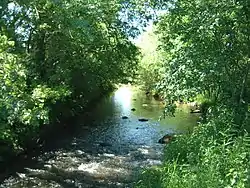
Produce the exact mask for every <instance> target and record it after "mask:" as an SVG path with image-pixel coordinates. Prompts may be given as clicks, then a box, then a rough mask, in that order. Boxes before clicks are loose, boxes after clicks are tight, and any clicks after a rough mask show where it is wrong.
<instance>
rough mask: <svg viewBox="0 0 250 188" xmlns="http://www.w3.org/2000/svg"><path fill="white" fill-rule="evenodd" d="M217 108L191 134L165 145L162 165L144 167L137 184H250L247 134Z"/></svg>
mask: <svg viewBox="0 0 250 188" xmlns="http://www.w3.org/2000/svg"><path fill="white" fill-rule="evenodd" d="M231 120H232V116H231V114H230V111H220V112H217V114H216V115H214V116H213V117H210V119H209V120H208V122H207V123H205V124H199V125H198V126H197V127H195V129H194V131H193V132H192V133H191V134H187V135H181V136H177V139H176V140H175V141H174V142H172V143H170V144H168V145H167V146H166V147H165V152H164V153H165V154H164V163H163V165H162V166H159V167H155V168H151V169H149V170H146V171H144V173H143V174H142V176H141V178H140V181H139V182H138V184H137V186H136V187H137V188H149V187H171V188H172V187H176V188H177V187H178V188H193V187H204V188H205V187H211V188H217V187H242V188H247V187H249V185H250V178H249V166H250V158H249V153H250V148H249V143H250V137H249V134H248V133H247V132H240V130H237V129H235V128H234V126H235V125H234V124H232V123H231Z"/></svg>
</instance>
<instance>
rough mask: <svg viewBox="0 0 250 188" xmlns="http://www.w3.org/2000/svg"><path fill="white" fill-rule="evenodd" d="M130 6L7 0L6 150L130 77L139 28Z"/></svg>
mask: <svg viewBox="0 0 250 188" xmlns="http://www.w3.org/2000/svg"><path fill="white" fill-rule="evenodd" d="M124 11H125V8H124V5H123V4H122V3H121V2H120V1H117V0H112V1H103V0H93V1H82V0H70V1H68V0H62V1H54V0H28V1H26V0H25V1H24V0H17V1H8V0H4V1H1V3H0V14H1V19H0V23H1V24H0V25H1V26H0V52H1V53H0V60H1V64H0V79H1V83H0V94H1V95H0V143H1V144H0V151H3V150H4V149H5V148H6V147H7V149H10V148H15V149H21V148H22V147H24V146H25V144H26V143H25V142H26V140H27V138H29V135H33V133H35V132H37V131H39V127H40V126H41V125H44V124H53V123H55V122H58V121H62V120H63V119H65V118H67V117H69V116H72V115H74V114H76V113H77V112H78V111H80V110H82V109H84V108H85V107H86V106H87V104H88V103H89V102H90V101H92V100H94V99H96V98H98V97H99V96H100V95H101V94H102V93H104V92H105V91H107V90H109V89H110V88H112V86H113V84H114V83H127V82H128V81H129V80H131V78H132V77H133V75H134V72H135V70H136V65H137V56H138V50H137V48H136V47H135V46H134V45H133V44H132V43H131V42H130V40H129V36H135V35H136V34H137V33H136V31H137V30H135V29H134V28H133V27H132V26H126V27H125V24H124V22H125V21H126V19H127V21H128V20H129V18H127V17H126V15H124V16H123V19H120V17H121V13H122V12H124ZM34 144H35V143H34ZM10 146H11V147H10Z"/></svg>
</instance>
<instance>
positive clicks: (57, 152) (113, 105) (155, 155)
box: [0, 86, 198, 188]
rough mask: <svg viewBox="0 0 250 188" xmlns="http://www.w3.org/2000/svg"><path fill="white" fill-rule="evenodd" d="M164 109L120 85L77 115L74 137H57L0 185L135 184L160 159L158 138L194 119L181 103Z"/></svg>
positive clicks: (184, 127) (191, 123)
mask: <svg viewBox="0 0 250 188" xmlns="http://www.w3.org/2000/svg"><path fill="white" fill-rule="evenodd" d="M132 108H135V111H131V109H132ZM162 109H163V104H162V102H160V101H156V100H154V99H153V98H152V97H149V96H146V95H145V93H144V92H142V91H140V89H139V88H136V87H131V86H123V87H121V88H119V89H118V90H117V91H116V92H114V93H113V94H112V95H110V96H107V97H105V98H104V99H103V100H102V101H101V102H100V103H98V104H97V105H96V106H95V107H94V108H93V110H92V111H91V112H90V113H88V117H87V118H86V116H84V117H79V118H78V119H77V120H76V123H75V124H77V125H78V126H79V128H78V129H77V132H75V133H74V134H73V136H72V135H71V136H69V137H67V138H64V139H62V140H59V141H57V142H59V143H60V144H59V145H58V146H57V148H56V149H54V150H51V151H48V152H46V153H44V154H42V155H40V156H38V157H36V158H35V159H34V161H35V162H33V163H32V165H29V164H27V165H26V166H25V168H23V169H22V170H19V169H18V170H16V172H15V174H14V175H12V176H11V177H8V178H7V179H5V180H4V182H2V183H1V185H0V187H13V188H15V187H69V188H70V187H72V188H77V187H78V188H80V187H82V188H83V187H84V188H88V187H93V188H98V187H133V185H134V182H136V181H137V179H138V175H139V174H140V172H141V171H142V169H143V168H146V167H150V166H152V165H159V164H161V161H162V154H163V147H164V146H163V145H161V144H158V143H157V141H158V140H159V139H160V138H161V137H162V136H163V135H164V134H167V133H173V132H178V133H185V132H187V131H188V130H190V129H192V127H193V126H194V125H195V124H196V121H197V119H198V117H197V115H196V114H190V113H189V112H188V109H187V107H185V106H183V107H182V108H180V109H178V110H177V113H176V116H175V117H167V118H166V119H161V120H160V116H161V115H162ZM122 116H127V117H128V119H122V118H121V117H122ZM138 118H147V119H149V121H147V122H139V121H138ZM70 126H75V125H70ZM55 136H56V135H55ZM34 163H35V164H34Z"/></svg>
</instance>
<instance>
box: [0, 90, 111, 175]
mask: <svg viewBox="0 0 250 188" xmlns="http://www.w3.org/2000/svg"><path fill="white" fill-rule="evenodd" d="M114 90H115V87H113V86H112V87H109V88H108V89H105V90H104V89H102V90H100V91H99V92H95V93H94V94H92V95H90V96H91V97H89V98H88V100H86V99H84V100H82V101H79V100H78V101H73V100H74V99H70V98H68V99H67V100H64V101H61V102H59V101H58V102H57V103H55V104H52V105H51V106H50V108H51V112H52V113H51V114H50V122H51V123H50V124H43V125H42V124H41V125H39V126H38V127H35V129H34V127H32V129H30V127H28V126H27V125H23V129H24V130H23V132H22V133H23V134H22V135H20V137H17V138H16V139H17V141H16V142H18V143H22V144H21V145H19V146H18V148H14V146H13V145H12V144H13V143H10V142H4V140H3V141H2V145H1V149H0V173H3V172H4V171H6V170H8V169H9V168H12V164H13V161H17V160H18V161H24V160H29V159H31V158H33V157H34V156H37V155H39V154H41V153H42V152H44V151H46V150H47V149H49V148H51V147H53V145H54V144H53V142H54V141H55V140H58V139H60V138H63V137H64V136H65V135H68V134H70V133H71V132H74V131H75V129H77V128H78V127H77V124H76V122H75V119H77V117H78V116H81V117H86V118H87V116H88V112H89V111H91V110H92V109H93V107H94V106H95V105H96V104H97V103H98V102H99V101H101V100H102V98H103V97H105V96H106V95H108V94H109V93H111V92H112V91H114ZM79 107H80V108H79ZM62 112H63V113H64V114H63V113H62ZM2 131H4V130H2ZM23 135H25V137H23ZM17 136H18V135H17ZM0 179H1V178H0Z"/></svg>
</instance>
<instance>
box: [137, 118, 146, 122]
mask: <svg viewBox="0 0 250 188" xmlns="http://www.w3.org/2000/svg"><path fill="white" fill-rule="evenodd" d="M138 120H139V121H141V122H145V121H148V119H145V118H140V119H138Z"/></svg>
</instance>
